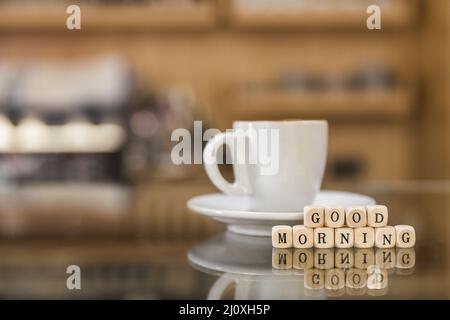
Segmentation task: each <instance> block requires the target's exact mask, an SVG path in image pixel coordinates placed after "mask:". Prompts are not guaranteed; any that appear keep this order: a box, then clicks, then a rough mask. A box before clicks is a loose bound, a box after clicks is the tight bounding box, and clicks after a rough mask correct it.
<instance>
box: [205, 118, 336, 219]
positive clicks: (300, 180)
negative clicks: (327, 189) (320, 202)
mask: <svg viewBox="0 0 450 320" xmlns="http://www.w3.org/2000/svg"><path fill="white" fill-rule="evenodd" d="M224 144H225V145H227V146H228V147H229V148H228V150H229V152H230V155H231V160H232V162H233V170H234V176H235V181H234V182H233V183H229V182H228V181H226V180H225V179H224V178H223V176H222V175H221V174H220V171H219V168H218V158H219V157H218V155H219V152H220V150H222V146H223V145H224ZM327 145H328V124H327V122H326V121H323V120H305V121H300V120H299V121H238V122H235V123H234V124H233V131H230V132H224V133H220V134H218V135H216V136H215V137H214V138H212V139H211V140H210V141H209V143H208V145H207V146H206V148H205V151H204V154H203V157H204V165H205V169H206V173H207V174H208V176H209V178H210V179H211V181H212V182H213V184H214V185H215V186H216V187H217V188H219V189H220V190H222V191H223V192H225V193H227V194H230V195H246V196H249V198H250V200H251V202H252V204H253V209H255V210H262V211H299V210H301V209H302V208H303V207H304V206H305V205H308V204H311V203H312V202H313V201H314V198H315V196H316V194H317V193H318V192H319V190H320V186H321V183H322V178H323V173H324V170H325V163H326V155H327Z"/></svg>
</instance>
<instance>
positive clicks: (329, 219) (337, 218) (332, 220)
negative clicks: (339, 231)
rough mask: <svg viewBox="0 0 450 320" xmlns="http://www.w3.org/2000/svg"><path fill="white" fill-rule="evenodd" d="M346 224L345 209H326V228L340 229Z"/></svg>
mask: <svg viewBox="0 0 450 320" xmlns="http://www.w3.org/2000/svg"><path fill="white" fill-rule="evenodd" d="M344 224H345V209H344V208H339V207H329V208H325V226H326V227H330V228H340V227H343V226H344Z"/></svg>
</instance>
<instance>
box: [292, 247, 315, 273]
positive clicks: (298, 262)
mask: <svg viewBox="0 0 450 320" xmlns="http://www.w3.org/2000/svg"><path fill="white" fill-rule="evenodd" d="M292 266H293V267H294V269H297V270H306V269H311V268H312V267H314V252H313V249H294V257H293V258H292Z"/></svg>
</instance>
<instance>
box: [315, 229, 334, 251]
mask: <svg viewBox="0 0 450 320" xmlns="http://www.w3.org/2000/svg"><path fill="white" fill-rule="evenodd" d="M314 247H316V248H321V249H326V248H333V247H334V229H333V228H316V229H314Z"/></svg>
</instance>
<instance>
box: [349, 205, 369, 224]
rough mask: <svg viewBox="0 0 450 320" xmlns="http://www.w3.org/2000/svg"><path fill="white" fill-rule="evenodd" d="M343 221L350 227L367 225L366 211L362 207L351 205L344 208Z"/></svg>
mask: <svg viewBox="0 0 450 320" xmlns="http://www.w3.org/2000/svg"><path fill="white" fill-rule="evenodd" d="M345 223H346V224H347V226H349V227H351V228H361V227H365V226H367V212H366V208H364V207H351V208H347V209H346V210H345Z"/></svg>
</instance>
